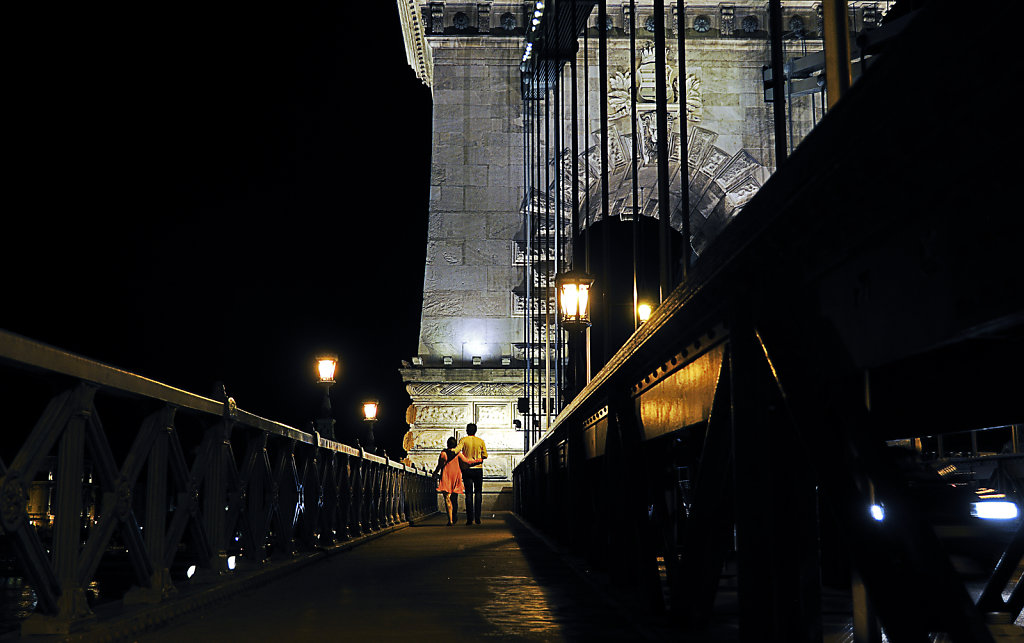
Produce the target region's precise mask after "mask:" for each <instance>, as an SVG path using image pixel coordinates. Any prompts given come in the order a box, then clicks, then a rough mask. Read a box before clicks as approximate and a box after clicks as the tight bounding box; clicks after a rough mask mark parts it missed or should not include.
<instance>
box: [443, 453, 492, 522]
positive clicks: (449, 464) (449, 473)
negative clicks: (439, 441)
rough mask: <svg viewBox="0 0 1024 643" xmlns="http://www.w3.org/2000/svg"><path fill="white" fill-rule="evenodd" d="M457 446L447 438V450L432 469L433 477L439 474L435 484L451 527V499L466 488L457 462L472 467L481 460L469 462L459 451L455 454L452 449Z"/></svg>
mask: <svg viewBox="0 0 1024 643" xmlns="http://www.w3.org/2000/svg"><path fill="white" fill-rule="evenodd" d="M456 444H458V443H457V442H456V441H455V438H448V448H447V449H445V450H443V451H441V455H439V456H438V457H437V467H436V468H435V469H434V475H435V476H436V475H438V473H440V474H441V478H440V480H438V483H437V490H438V491H440V492H441V494H442V495H443V496H444V506H445V509H447V510H448V526H449V527H451V526H452V525H453V524H455V523H454V520H453V519H454V516H453V515H452V497H453V496H454V495H455V494H459V493H466V488H465V487H464V486H463V484H462V467H461V466H459V462H460V461H461V462H464V463H465V464H467V465H469V466H472V465H474V464H480V463H481V462H483V460H470V459H469V458H467V457H466V456H465V455H464V454H463V453H462V452H461V451H460V452H459V453H458V454H456V453H455V451H454V449H455V445H456Z"/></svg>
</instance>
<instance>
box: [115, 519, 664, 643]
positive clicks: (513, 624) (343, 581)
mask: <svg viewBox="0 0 1024 643" xmlns="http://www.w3.org/2000/svg"><path fill="white" fill-rule="evenodd" d="M444 522H445V521H444V520H443V519H442V518H440V517H433V518H430V519H427V520H426V521H424V522H420V523H417V524H415V525H414V526H411V527H409V528H406V529H403V530H400V531H396V532H394V533H391V534H388V535H386V536H384V537H381V538H378V539H376V540H374V541H372V542H368V543H365V544H363V545H360V546H359V547H356V548H355V549H352V550H350V551H345V552H340V553H337V554H335V555H333V556H331V557H330V558H328V559H326V560H323V561H320V562H318V563H315V564H311V565H308V566H306V567H304V568H303V569H301V570H299V571H297V572H295V573H293V574H289V575H287V576H284V577H282V578H279V579H277V580H275V581H273V582H272V583H269V584H267V585H265V586H262V587H256V588H254V589H251V590H246V591H243V592H242V593H240V594H237V595H235V596H233V597H231V598H229V599H226V600H225V601H223V602H220V603H218V604H216V605H214V606H212V607H208V608H206V609H204V610H202V611H198V612H194V613H192V614H190V615H188V616H186V617H184V618H183V619H181V621H180V622H176V621H171V622H170V623H168V624H166V625H164V626H163V627H161V628H160V629H158V630H155V631H152V632H146V633H144V634H142V635H139V636H136V637H135V640H137V641H140V643H156V642H161V641H174V642H175V643H180V642H181V641H193V642H197V641H213V640H215V641H270V640H276V641H324V640H353V641H399V640H401V641H409V640H419V641H441V640H453V641H454V640H459V639H462V640H480V639H489V640H533V641H581V640H586V641H591V640H615V641H637V640H651V639H652V638H655V637H653V636H652V635H651V633H649V632H646V631H643V630H641V629H638V628H637V627H636V626H634V625H632V624H631V623H630V622H629V620H628V618H627V616H628V615H627V614H625V613H623V612H621V611H619V610H617V609H615V608H613V607H612V606H611V605H609V604H608V603H607V602H606V601H604V600H603V599H602V598H601V596H600V594H598V593H596V592H595V591H594V589H593V587H591V586H590V585H589V584H588V583H587V582H585V581H583V580H582V579H581V578H580V577H579V576H578V575H577V574H575V573H573V572H572V571H571V570H569V569H568V568H566V567H565V566H564V563H562V562H561V560H560V559H559V558H558V557H557V556H556V555H554V554H553V553H552V552H551V550H550V549H548V548H547V547H546V545H545V544H544V543H543V541H541V540H540V539H539V538H537V537H536V536H535V535H534V534H533V532H532V531H530V530H529V529H528V528H526V527H525V526H523V525H522V523H520V522H519V521H518V519H517V518H516V517H515V516H513V515H511V514H497V516H496V517H494V518H487V519H485V520H484V521H483V523H482V524H481V525H474V526H465V525H462V524H459V525H457V526H453V527H448V526H445V524H444Z"/></svg>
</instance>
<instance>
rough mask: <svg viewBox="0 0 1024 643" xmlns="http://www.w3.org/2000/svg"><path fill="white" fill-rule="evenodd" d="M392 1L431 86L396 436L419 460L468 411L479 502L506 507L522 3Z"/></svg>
mask: <svg viewBox="0 0 1024 643" xmlns="http://www.w3.org/2000/svg"><path fill="white" fill-rule="evenodd" d="M398 6H399V12H400V15H401V21H402V30H403V33H404V36H405V47H406V54H407V56H408V60H409V64H410V65H411V66H412V68H413V69H414V70H415V71H416V74H417V75H418V77H419V78H420V79H421V80H422V81H423V82H424V83H425V84H427V85H428V86H429V87H430V88H431V92H432V96H433V111H434V113H433V136H432V159H431V185H430V221H429V225H428V241H427V252H426V272H425V278H424V284H423V312H422V317H421V319H420V336H419V348H418V355H416V356H415V357H413V358H412V359H411V361H410V363H407V364H404V365H403V369H402V377H403V379H404V381H405V383H406V388H407V390H408V392H409V395H410V397H411V398H412V400H413V406H412V407H411V408H410V413H409V417H407V420H408V421H409V427H410V430H409V432H408V433H407V434H406V436H405V443H404V447H405V449H406V450H407V451H408V452H409V458H410V459H411V460H412V461H413V462H414V463H415V464H416V465H417V466H420V465H426V466H427V467H430V468H433V466H434V465H435V464H436V462H437V455H438V453H439V451H440V450H441V449H442V448H444V443H445V440H446V439H447V438H448V437H449V436H456V437H459V436H461V435H463V434H464V430H465V427H466V424H467V423H469V422H475V423H476V424H477V426H478V427H479V433H478V436H480V437H481V438H483V439H484V441H485V442H486V443H487V449H488V453H489V457H488V459H487V461H486V462H485V468H484V492H485V496H484V505H485V508H486V507H489V508H495V507H497V508H502V507H504V508H510V507H511V486H512V482H511V480H512V468H513V466H514V465H515V464H516V462H517V461H518V460H517V459H518V458H519V457H521V456H522V453H523V446H524V438H523V435H522V432H521V431H517V429H516V427H515V425H514V421H515V420H516V418H517V417H518V416H517V414H516V401H517V399H518V398H519V397H521V396H522V395H523V392H524V386H523V371H522V368H521V365H520V364H517V363H515V362H518V359H516V357H515V356H514V352H513V351H514V346H515V345H516V344H517V343H519V342H521V341H522V340H521V338H522V336H523V319H522V317H517V316H516V315H515V314H514V311H513V300H512V296H513V295H512V291H513V288H514V286H515V285H516V284H517V283H519V281H521V279H522V267H521V266H517V265H515V261H514V259H513V248H514V243H513V239H514V238H515V236H516V234H517V232H518V231H519V228H520V226H521V225H522V215H521V214H520V208H519V205H520V201H521V200H522V195H523V152H522V145H523V134H522V101H521V98H520V92H519V87H520V72H519V62H520V57H521V55H522V43H523V35H524V33H525V32H524V30H523V24H524V15H525V14H524V11H525V8H524V7H525V5H524V4H522V3H509V2H505V3H500V2H491V1H490V0H487V1H481V2H464V3H463V2H460V3H454V2H426V1H422V0H398ZM517 366H518V368H517Z"/></svg>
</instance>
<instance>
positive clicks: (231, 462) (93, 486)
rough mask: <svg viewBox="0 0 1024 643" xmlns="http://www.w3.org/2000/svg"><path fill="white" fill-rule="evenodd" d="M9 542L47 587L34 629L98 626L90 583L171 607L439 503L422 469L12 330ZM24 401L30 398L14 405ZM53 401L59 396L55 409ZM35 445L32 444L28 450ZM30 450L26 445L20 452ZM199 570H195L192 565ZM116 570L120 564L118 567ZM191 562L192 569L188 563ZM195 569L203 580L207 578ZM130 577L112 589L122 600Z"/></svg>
mask: <svg viewBox="0 0 1024 643" xmlns="http://www.w3.org/2000/svg"><path fill="white" fill-rule="evenodd" d="M0 368H2V369H3V371H4V376H5V377H8V378H13V380H12V381H16V382H17V384H18V386H17V387H16V388H15V387H11V386H8V387H7V388H6V389H5V393H4V395H3V398H4V401H3V405H4V409H5V417H6V418H8V421H10V418H12V417H13V418H18V417H21V416H22V415H24V413H25V412H26V409H24V408H23V407H24V406H25V405H26V404H33V403H35V404H38V407H37V408H36V409H35V410H28V412H30V413H33V414H35V413H38V412H39V411H38V409H39V408H42V407H44V406H45V408H44V409H43V410H42V413H41V415H39V417H38V421H36V423H35V426H34V427H33V428H32V429H31V431H28V430H27V427H26V430H24V431H22V430H20V429H21V427H19V426H17V425H16V420H15V423H14V424H6V426H5V427H4V438H3V448H4V451H3V453H4V454H8V457H12V456H11V455H10V454H14V455H13V459H11V460H10V461H9V462H6V461H5V460H4V459H3V458H2V457H0V476H2V477H0V525H2V532H0V534H2V535H0V538H2V540H3V541H4V543H3V544H4V546H5V547H4V550H5V551H6V552H9V553H12V554H13V560H9V561H5V562H6V563H7V564H8V565H9V566H12V567H13V569H12V570H11V571H14V572H20V573H21V574H23V575H24V577H25V578H26V579H27V581H28V582H29V583H30V584H31V587H32V589H33V590H34V593H35V596H36V601H37V603H36V607H35V612H34V613H33V614H32V615H31V616H29V617H28V619H26V620H25V621H24V623H23V624H22V633H23V634H36V633H40V634H42V633H66V632H70V631H73V630H75V629H78V628H79V627H81V626H83V625H84V624H86V623H89V622H90V621H92V620H94V618H95V617H94V616H93V611H92V609H91V608H90V605H89V601H88V600H87V589H88V588H89V587H90V586H91V585H93V584H94V581H95V580H96V579H97V578H98V577H100V576H104V578H105V579H109V578H114V577H117V576H118V575H120V576H121V577H122V578H121V579H120V584H121V587H122V589H123V590H124V595H123V600H124V603H125V604H130V603H159V602H161V601H163V600H165V599H167V598H168V597H170V596H172V595H173V594H175V592H176V585H177V586H181V585H183V584H184V583H218V582H221V581H226V580H228V579H230V578H232V576H233V570H234V569H236V568H238V569H242V568H245V569H252V568H259V567H260V566H264V565H267V564H269V563H271V562H276V561H279V560H282V559H294V558H298V557H301V556H303V555H305V554H309V553H312V552H316V551H322V550H324V549H330V548H332V547H335V546H338V545H341V544H344V543H345V542H346V541H351V540H353V539H356V538H358V537H360V536H363V535H367V534H372V533H375V532H380V531H382V530H386V529H389V528H393V527H395V526H397V525H400V524H402V523H404V522H407V521H409V520H411V519H414V518H418V517H421V516H425V515H428V514H432V513H434V512H435V511H436V510H437V494H436V492H435V490H434V487H433V484H432V479H431V477H430V476H429V475H428V474H427V473H426V472H423V471H417V470H416V469H414V468H411V467H407V466H405V465H403V464H401V463H398V462H395V461H392V460H388V459H386V458H382V457H379V456H376V455H372V454H368V453H364V452H362V451H361V450H356V449H353V448H351V447H349V446H346V445H343V444H340V443H338V442H334V441H331V440H327V439H324V438H322V437H320V436H319V434H312V435H311V434H309V433H306V432H303V431H300V430H297V429H294V428H292V427H290V426H286V425H284V424H280V423H277V422H273V421H271V420H267V419H264V418H261V417H258V416H256V415H253V414H251V413H247V412H245V411H243V410H241V409H239V408H237V407H236V406H235V402H234V400H232V399H230V398H228V399H226V400H225V401H223V402H221V401H216V400H213V399H209V398H206V397H202V396H199V395H194V394H192V393H188V392H185V391H182V390H179V389H175V388H173V387H170V386H167V385H165V384H161V383H159V382H155V381H153V380H149V379H146V378H144V377H140V376H138V375H134V374H132V373H128V372H125V371H122V370H119V369H116V368H112V367H110V366H107V365H104V364H101V363H98V362H95V361H91V360H88V359H85V358H82V357H79V356H76V355H72V354H68V353H65V352H62V351H60V350H57V349H55V348H52V347H50V346H47V345H44V344H41V343H38V342H34V341H32V340H29V339H26V338H24V337H21V336H19V335H15V334H13V333H9V332H7V331H3V330H0ZM15 396H17V398H16V399H14V398H15ZM46 398H49V401H48V402H46ZM18 440H21V442H20V445H18V444H16V442H17V441H18ZM15 449H16V451H15ZM189 568H192V569H189ZM111 570H115V571H113V572H112V571H111ZM186 570H188V571H186ZM193 572H194V573H193ZM117 585H118V583H117V582H107V583H106V584H105V587H104V590H103V591H104V593H105V594H106V595H107V596H106V597H107V598H117V597H116V596H110V593H111V592H112V591H115V590H114V589H112V588H114V587H116V586H117Z"/></svg>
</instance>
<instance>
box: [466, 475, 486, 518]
mask: <svg viewBox="0 0 1024 643" xmlns="http://www.w3.org/2000/svg"><path fill="white" fill-rule="evenodd" d="M462 482H463V484H465V486H466V524H467V525H468V524H471V523H473V522H475V523H476V524H478V525H479V524H480V508H481V506H482V505H483V502H484V470H483V469H466V470H465V471H463V472H462Z"/></svg>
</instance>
